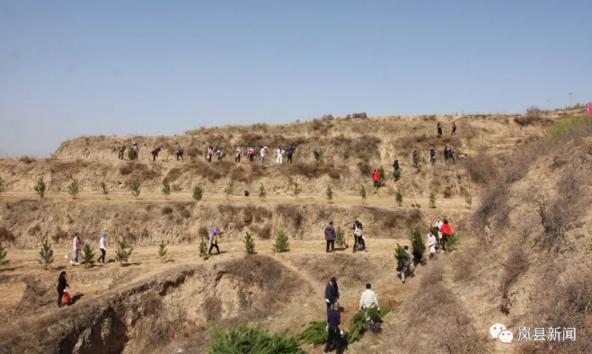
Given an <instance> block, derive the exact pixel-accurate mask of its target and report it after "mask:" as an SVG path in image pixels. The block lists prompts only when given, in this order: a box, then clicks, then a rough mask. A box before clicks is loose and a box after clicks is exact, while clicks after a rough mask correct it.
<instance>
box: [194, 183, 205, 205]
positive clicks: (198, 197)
mask: <svg viewBox="0 0 592 354" xmlns="http://www.w3.org/2000/svg"><path fill="white" fill-rule="evenodd" d="M201 198H203V188H202V187H201V186H195V187H193V199H195V201H196V202H199V201H200V200H201Z"/></svg>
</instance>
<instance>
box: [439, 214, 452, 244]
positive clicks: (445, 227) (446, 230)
mask: <svg viewBox="0 0 592 354" xmlns="http://www.w3.org/2000/svg"><path fill="white" fill-rule="evenodd" d="M442 222H443V224H442V226H441V227H440V232H441V233H442V250H443V251H446V249H447V248H448V239H449V238H450V237H451V236H452V226H450V224H449V223H448V219H444V220H442Z"/></svg>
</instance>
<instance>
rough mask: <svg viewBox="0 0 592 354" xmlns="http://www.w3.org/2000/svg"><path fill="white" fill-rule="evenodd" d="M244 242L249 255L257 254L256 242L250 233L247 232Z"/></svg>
mask: <svg viewBox="0 0 592 354" xmlns="http://www.w3.org/2000/svg"><path fill="white" fill-rule="evenodd" d="M244 242H245V250H246V251H247V254H255V240H254V239H253V237H252V236H251V234H250V233H248V232H247V234H246V235H245V240H244Z"/></svg>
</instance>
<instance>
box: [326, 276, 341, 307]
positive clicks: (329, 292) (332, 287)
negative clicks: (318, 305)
mask: <svg viewBox="0 0 592 354" xmlns="http://www.w3.org/2000/svg"><path fill="white" fill-rule="evenodd" d="M338 300H339V286H338V285H337V279H336V278H335V277H332V278H331V280H330V281H329V283H327V287H325V302H326V303H327V309H329V308H331V305H333V304H335V303H336V302H337V301H338Z"/></svg>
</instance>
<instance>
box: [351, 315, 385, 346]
mask: <svg viewBox="0 0 592 354" xmlns="http://www.w3.org/2000/svg"><path fill="white" fill-rule="evenodd" d="M390 310H391V309H390V308H389V307H383V308H381V309H380V310H378V309H377V308H375V307H370V308H367V309H363V310H360V311H358V312H357V313H356V314H355V315H354V316H353V317H352V318H351V320H350V326H349V332H348V333H347V343H353V342H355V341H357V340H359V339H360V338H362V335H364V332H366V322H368V321H371V322H373V323H382V322H383V319H384V316H386V315H387V314H388V313H389V312H390Z"/></svg>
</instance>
